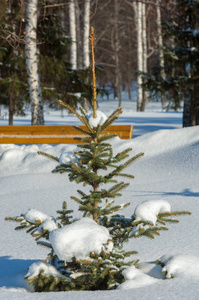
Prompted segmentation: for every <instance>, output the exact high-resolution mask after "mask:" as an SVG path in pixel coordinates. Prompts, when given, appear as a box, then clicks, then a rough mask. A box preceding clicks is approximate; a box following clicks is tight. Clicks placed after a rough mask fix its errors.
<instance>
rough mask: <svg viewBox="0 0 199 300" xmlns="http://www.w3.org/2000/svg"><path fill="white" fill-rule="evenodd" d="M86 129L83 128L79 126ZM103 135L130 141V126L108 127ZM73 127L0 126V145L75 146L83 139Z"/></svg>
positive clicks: (131, 131) (81, 134)
mask: <svg viewBox="0 0 199 300" xmlns="http://www.w3.org/2000/svg"><path fill="white" fill-rule="evenodd" d="M79 127H81V128H83V129H86V127H85V126H79ZM104 133H110V134H113V133H116V134H117V135H118V136H119V138H121V139H131V138H132V133H133V126H132V125H110V126H109V127H108V128H107V129H106V130H105V131H104ZM83 136H84V134H83V133H81V132H78V131H77V130H76V129H75V128H74V127H73V126H69V125H68V126H67V125H66V126H36V125H34V126H0V144H77V143H78V141H77V140H75V139H74V138H75V137H83Z"/></svg>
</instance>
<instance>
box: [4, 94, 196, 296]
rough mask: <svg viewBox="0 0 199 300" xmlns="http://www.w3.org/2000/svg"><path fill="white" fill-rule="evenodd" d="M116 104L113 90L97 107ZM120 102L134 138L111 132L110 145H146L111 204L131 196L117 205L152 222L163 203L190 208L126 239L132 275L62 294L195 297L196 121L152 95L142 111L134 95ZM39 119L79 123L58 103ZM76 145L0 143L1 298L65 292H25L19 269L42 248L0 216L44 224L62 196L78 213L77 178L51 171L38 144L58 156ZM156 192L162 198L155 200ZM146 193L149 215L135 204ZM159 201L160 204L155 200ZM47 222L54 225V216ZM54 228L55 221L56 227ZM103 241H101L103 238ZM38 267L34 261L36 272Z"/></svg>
mask: <svg viewBox="0 0 199 300" xmlns="http://www.w3.org/2000/svg"><path fill="white" fill-rule="evenodd" d="M117 106H118V102H117V101H115V100H113V99H112V98H111V97H110V99H109V101H105V100H102V101H100V102H99V109H100V111H102V112H103V113H104V114H106V115H107V116H108V115H110V113H112V112H113V110H114V109H116V108H117ZM122 107H123V111H124V113H123V114H122V116H121V117H120V118H119V120H118V121H117V122H116V123H117V124H132V125H133V126H134V130H133V138H132V140H126V141H125V140H120V139H119V138H115V139H113V140H112V142H111V143H112V145H113V150H114V153H117V152H118V151H123V150H124V149H126V148H128V147H131V148H133V151H132V155H135V154H137V153H139V152H144V153H145V155H144V157H143V158H141V159H140V160H139V161H138V162H135V163H134V164H132V165H131V166H129V168H128V173H130V174H133V175H134V176H135V179H134V180H132V181H131V184H130V185H129V186H128V187H127V188H126V189H125V190H124V191H123V196H122V197H119V198H118V199H116V204H117V203H118V204H121V203H124V202H131V205H130V206H129V207H127V208H124V210H123V212H122V213H123V214H124V215H126V216H127V217H130V216H131V215H132V214H133V213H134V210H135V208H136V207H137V217H141V215H142V218H143V217H146V219H148V220H150V221H151V222H155V221H156V214H157V213H158V211H160V210H161V209H162V207H163V209H164V210H169V208H170V205H171V209H172V210H187V211H190V212H192V215H191V216H184V217H181V218H179V221H180V222H179V224H177V225H169V226H168V227H169V231H166V232H161V234H160V236H157V237H156V238H155V239H154V240H151V239H147V238H144V237H143V238H139V239H132V240H130V241H129V243H128V244H126V247H127V248H128V250H129V251H131V250H136V251H138V255H136V256H134V258H135V259H136V258H138V259H140V263H139V265H138V267H139V270H137V269H135V268H133V267H130V268H131V269H129V270H128V271H126V272H129V273H130V274H131V277H129V276H128V275H127V274H126V275H125V276H126V281H125V282H124V284H123V286H122V287H121V288H122V290H120V289H119V290H116V291H109V292H108V291H107V292H105V291H104V292H102V291H101V292H95V293H93V292H78V293H76V292H72V293H71V292H69V293H68V294H67V296H68V298H70V299H71V300H76V299H80V298H81V299H82V300H91V299H93V298H95V300H103V299H104V300H105V299H108V300H110V299H124V300H129V299H131V298H132V297H133V298H134V299H143V300H145V299H146V300H148V299H164V300H167V299H177V300H180V299H189V300H195V299H197V298H198V270H199V263H198V259H199V255H198V249H199V242H198V216H199V204H198V199H199V189H198V170H199V126H196V127H191V128H184V129H182V128H181V127H182V125H181V124H182V114H181V112H162V111H161V107H160V104H158V103H149V105H148V106H147V107H146V112H141V113H137V112H136V102H135V101H125V100H123V102H122ZM2 113H3V111H2ZM45 119H46V125H48V124H49V125H50V124H51V125H53V124H55V125H60V124H70V125H76V124H80V123H79V120H78V119H77V118H76V117H75V116H72V115H67V113H66V112H64V117H62V115H61V113H60V112H59V111H56V110H49V114H47V115H46V117H45ZM7 123H8V120H7V119H4V120H0V124H1V125H7ZM22 124H24V125H30V111H28V110H27V116H26V117H25V118H22V117H20V116H18V117H16V118H15V120H14V125H22ZM75 149H76V145H64V144H62V145H46V144H44V145H12V144H10V145H6V144H0V174H1V181H0V193H1V202H0V212H1V219H0V220H1V221H0V224H1V228H2V231H1V243H0V298H1V299H3V300H10V299H11V298H12V299H20V300H21V299H22V300H26V299H35V296H36V298H37V299H41V300H47V299H48V300H49V299H53V300H56V299H59V300H62V299H65V298H66V293H56V292H55V293H52V294H53V295H51V293H46V294H45V293H42V294H37V295H35V294H32V293H29V292H28V293H27V291H28V289H27V283H26V282H25V281H24V280H23V277H24V276H25V275H26V274H27V272H28V268H29V267H30V266H31V265H32V264H34V263H36V265H35V266H37V267H38V270H39V268H40V267H41V261H42V260H44V259H45V258H46V256H47V254H48V250H46V249H45V248H44V247H40V246H38V245H36V243H35V241H34V239H33V238H32V237H31V236H30V235H29V234H27V233H25V231H19V232H16V231H14V227H15V225H16V224H14V223H13V222H7V221H5V220H4V219H5V217H8V216H18V215H20V214H21V213H24V212H27V213H26V218H27V219H28V220H30V221H31V222H33V223H34V222H35V221H36V220H37V219H38V218H39V219H40V220H41V221H42V222H43V226H44V225H45V226H46V223H47V224H48V225H49V223H48V222H50V220H51V221H53V220H54V219H52V218H51V216H54V217H56V211H57V210H58V209H60V208H61V207H62V203H63V201H67V204H68V206H67V207H68V209H73V210H74V217H75V218H81V217H82V215H81V212H79V211H78V207H77V204H76V203H75V202H73V201H72V200H71V199H70V196H71V195H74V196H77V193H76V190H77V189H81V186H80V185H77V184H76V183H73V182H69V180H68V178H67V175H60V174H51V171H52V170H53V169H54V168H55V167H56V165H57V163H56V162H54V161H53V160H49V159H47V158H46V157H43V156H38V154H37V151H44V152H47V153H49V154H51V155H55V156H56V157H58V158H59V157H60V158H61V157H62V158H61V159H60V161H61V162H64V159H65V158H66V157H67V156H66V155H65V154H64V153H67V152H70V153H71V152H73V151H74V150H75ZM85 189H86V188H85ZM160 199H161V202H153V201H160ZM146 200H147V201H152V202H150V203H156V205H155V206H152V205H150V209H151V208H152V207H153V209H152V212H151V215H150V216H151V217H150V218H149V212H148V213H147V214H145V215H143V211H144V210H143V209H141V212H140V207H142V205H143V204H142V205H141V203H142V202H143V201H146ZM157 203H159V204H161V205H159V206H157ZM166 203H168V204H166ZM145 204H146V203H145ZM163 204H164V206H162V205H163ZM165 204H166V205H165ZM30 208H32V209H34V210H36V211H37V212H39V214H40V213H41V212H43V213H41V214H40V215H38V213H36V214H33V212H34V211H33V210H32V211H29V212H28V210H29V209H30ZM138 208H139V210H138ZM30 212H31V213H30ZM138 212H139V213H138ZM53 222H54V221H53ZM50 223H51V225H52V227H51V229H52V230H54V229H55V228H56V223H53V224H52V222H50ZM41 226H42V225H41ZM45 228H46V227H45ZM48 229H50V227H48ZM56 230H58V229H55V231H54V232H56ZM52 232H53V231H52ZM75 234H77V232H76V233H75ZM105 240H106V241H107V239H105ZM103 243H104V241H103V242H102V243H101V245H102V244H103ZM60 245H62V242H61V243H60ZM63 253H65V252H62V251H61V255H62V254H63ZM164 255H166V256H164ZM156 260H161V261H162V263H163V264H164V265H165V266H164V267H161V265H157V263H155V262H156ZM38 261H39V262H38ZM152 262H153V263H152ZM32 268H33V267H32ZM36 269H37V268H35V267H34V272H33V273H34V274H35V270H36ZM162 269H163V271H164V273H165V276H166V277H168V278H172V279H168V280H164V276H163V274H161V271H162ZM29 271H30V269H29ZM48 271H49V270H46V272H48ZM127 277H128V278H127Z"/></svg>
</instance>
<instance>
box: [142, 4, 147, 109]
mask: <svg viewBox="0 0 199 300" xmlns="http://www.w3.org/2000/svg"><path fill="white" fill-rule="evenodd" d="M142 46H143V72H145V73H147V34H146V4H145V3H144V2H143V3H142ZM143 83H145V82H143ZM147 103H148V92H147V89H146V87H145V86H144V87H143V98H142V105H141V111H144V110H145V105H146V104H147Z"/></svg>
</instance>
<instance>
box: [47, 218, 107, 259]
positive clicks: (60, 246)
mask: <svg viewBox="0 0 199 300" xmlns="http://www.w3.org/2000/svg"><path fill="white" fill-rule="evenodd" d="M49 239H50V242H51V245H52V247H53V249H54V251H55V253H56V254H57V256H58V257H59V259H60V260H63V261H72V258H73V257H76V258H77V259H88V258H89V254H90V253H91V252H95V253H97V254H100V252H101V251H102V250H106V248H105V244H107V242H108V240H111V236H110V235H109V231H108V229H107V228H105V227H103V226H100V225H98V224H97V223H96V222H95V221H93V220H92V219H89V218H82V219H80V220H78V221H76V222H75V223H72V224H69V225H67V226H65V227H63V228H60V229H56V230H53V231H51V232H50V236H49ZM111 248H112V242H110V248H109V249H110V250H111Z"/></svg>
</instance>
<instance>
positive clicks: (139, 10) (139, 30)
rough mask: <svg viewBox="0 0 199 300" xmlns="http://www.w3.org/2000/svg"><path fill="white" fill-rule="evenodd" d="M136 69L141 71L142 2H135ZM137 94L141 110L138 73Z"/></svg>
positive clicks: (141, 91) (139, 76)
mask: <svg viewBox="0 0 199 300" xmlns="http://www.w3.org/2000/svg"><path fill="white" fill-rule="evenodd" d="M137 61H138V65H137V69H138V71H139V72H142V71H143V48H142V2H141V1H139V2H138V3H137ZM137 84H138V96H137V111H141V106H142V99H143V87H142V76H141V75H139V74H138V77H137Z"/></svg>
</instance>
